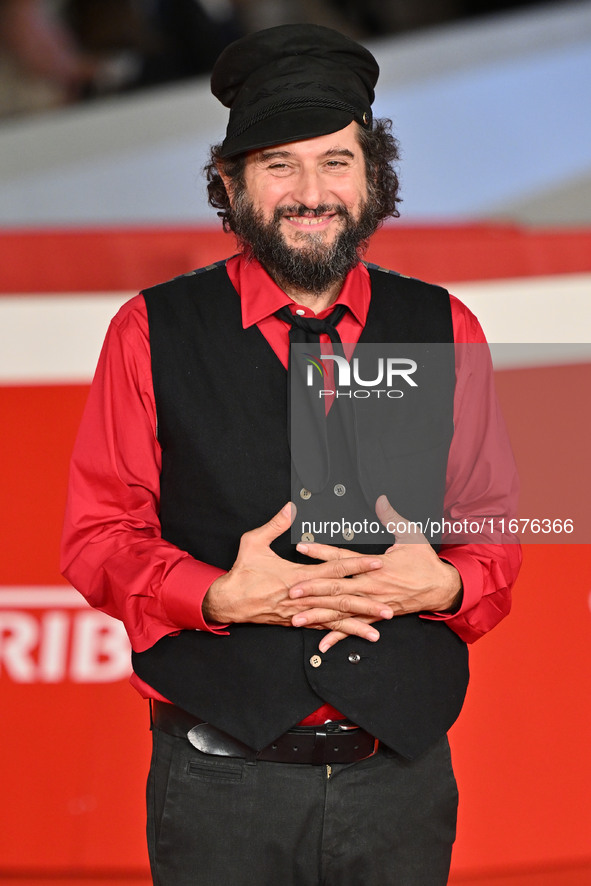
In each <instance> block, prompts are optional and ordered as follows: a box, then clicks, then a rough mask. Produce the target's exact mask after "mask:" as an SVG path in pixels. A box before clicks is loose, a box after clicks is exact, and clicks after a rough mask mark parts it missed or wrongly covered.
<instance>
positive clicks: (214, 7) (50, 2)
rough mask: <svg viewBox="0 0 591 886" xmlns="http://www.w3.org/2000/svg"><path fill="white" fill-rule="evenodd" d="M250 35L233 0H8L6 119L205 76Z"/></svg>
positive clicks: (3, 5) (0, 27)
mask: <svg viewBox="0 0 591 886" xmlns="http://www.w3.org/2000/svg"><path fill="white" fill-rule="evenodd" d="M242 33H243V29H242V27H241V25H240V21H239V16H238V12H237V10H236V7H235V6H234V5H233V3H232V0H201V2H198V0H99V2H97V0H0V114H2V115H10V114H19V113H23V112H26V111H35V110H41V109H46V108H51V107H56V106H61V105H64V104H68V103H70V102H72V101H76V100H79V99H83V98H92V97H96V96H99V95H105V94H108V93H112V92H118V91H121V90H129V89H135V88H140V87H144V86H153V85H155V84H158V83H166V82H169V81H172V80H180V79H183V78H185V77H192V76H196V75H198V74H202V73H205V72H207V71H209V70H210V69H211V66H212V65H213V62H214V60H215V59H216V58H217V56H218V55H219V53H220V52H221V50H222V49H223V48H224V46H225V45H226V44H227V43H230V42H231V41H232V40H234V39H236V38H237V37H239V36H241V34H242Z"/></svg>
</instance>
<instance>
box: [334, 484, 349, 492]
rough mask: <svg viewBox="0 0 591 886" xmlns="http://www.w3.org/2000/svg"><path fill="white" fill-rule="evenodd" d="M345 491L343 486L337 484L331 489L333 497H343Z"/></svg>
mask: <svg viewBox="0 0 591 886" xmlns="http://www.w3.org/2000/svg"><path fill="white" fill-rule="evenodd" d="M346 491H347V490H346V489H345V487H344V486H343V484H342V483H337V485H336V486H335V488H334V489H333V492H334V494H335V495H344V494H345V492H346Z"/></svg>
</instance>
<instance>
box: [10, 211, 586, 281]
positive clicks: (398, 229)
mask: <svg viewBox="0 0 591 886" xmlns="http://www.w3.org/2000/svg"><path fill="white" fill-rule="evenodd" d="M233 251H235V242H234V238H233V237H232V236H228V235H227V234H224V233H223V232H222V231H221V230H218V229H212V228H172V229H171V228H166V229H160V228H159V229H152V228H146V229H145V230H138V229H135V228H134V229H128V228H122V229H113V228H108V229H91V230H85V231H72V230H61V231H46V230H39V231H28V230H27V231H4V232H2V233H1V234H0V292H82V291H95V292H100V291H108V290H127V289H129V290H131V291H134V290H135V291H137V290H139V289H143V288H145V287H147V286H151V285H153V284H155V283H161V282H162V281H163V280H166V279H168V278H169V277H174V276H175V275H176V274H180V273H183V272H184V271H187V270H191V269H192V268H199V267H202V266H203V265H206V264H208V263H210V262H213V261H217V260H218V259H222V258H225V257H226V256H228V255H230V254H231V253H232V252H233ZM367 258H368V259H369V260H370V261H373V262H376V263H377V264H382V265H383V266H384V267H387V268H394V269H395V270H397V271H400V272H401V273H403V274H408V275H410V276H416V277H420V278H421V279H424V280H432V281H442V280H448V281H450V280H454V281H460V280H484V279H494V278H497V277H523V276H530V275H533V274H535V275H544V274H562V273H575V272H583V271H589V270H591V231H590V230H589V229H586V228H581V229H571V230H568V229H567V230H565V229H548V230H530V229H527V228H522V227H518V226H515V225H485V224H481V225H477V224H471V225H456V226H449V227H442V226H437V227H436V226H433V227H420V228H418V227H412V226H405V225H398V224H396V225H389V226H386V227H384V228H382V229H381V230H379V231H378V232H377V233H376V234H375V235H374V236H373V238H372V241H371V245H370V248H369V250H368V253H367Z"/></svg>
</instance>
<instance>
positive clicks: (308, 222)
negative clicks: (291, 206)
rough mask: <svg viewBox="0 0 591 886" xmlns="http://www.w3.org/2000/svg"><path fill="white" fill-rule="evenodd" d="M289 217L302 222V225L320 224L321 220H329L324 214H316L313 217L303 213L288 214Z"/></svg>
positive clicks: (293, 220)
mask: <svg viewBox="0 0 591 886" xmlns="http://www.w3.org/2000/svg"><path fill="white" fill-rule="evenodd" d="M287 218H288V219H289V221H292V222H297V223H298V224H301V225H319V224H320V223H321V222H323V221H326V220H327V217H322V216H320V217H316V216H314V217H313V218H307V217H305V216H301V215H288V216H287ZM328 218H330V216H328Z"/></svg>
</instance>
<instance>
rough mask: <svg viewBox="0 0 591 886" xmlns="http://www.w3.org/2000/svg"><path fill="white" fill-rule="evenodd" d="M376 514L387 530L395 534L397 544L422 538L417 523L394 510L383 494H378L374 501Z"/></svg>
mask: <svg viewBox="0 0 591 886" xmlns="http://www.w3.org/2000/svg"><path fill="white" fill-rule="evenodd" d="M376 514H377V515H378V517H379V518H380V522H381V523H382V524H383V525H384V526H385V527H386V529H387V530H388V532H390V533H391V534H392V535H395V536H396V541H397V542H398V544H403V543H408V542H410V541H419V540H420V539H422V538H423V536H422V535H421V531H420V527H419V526H418V525H417V523H415V522H414V521H413V522H410V521H409V520H406V519H405V518H404V517H402V516H401V515H400V514H399V513H398V511H395V510H394V508H393V507H392V505H391V504H390V502H389V501H388V498H387V497H386V496H385V495H380V497H379V498H378V500H377V501H376Z"/></svg>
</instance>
